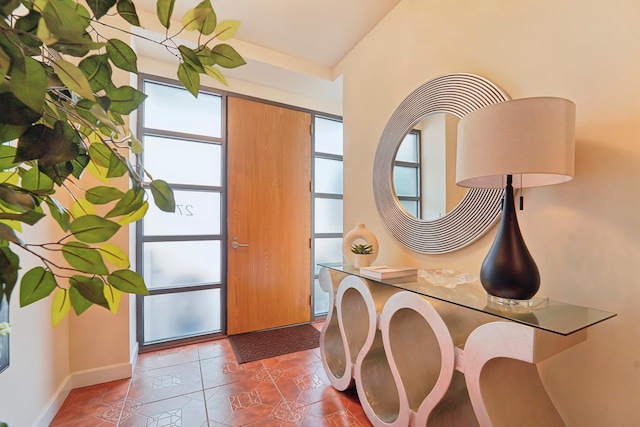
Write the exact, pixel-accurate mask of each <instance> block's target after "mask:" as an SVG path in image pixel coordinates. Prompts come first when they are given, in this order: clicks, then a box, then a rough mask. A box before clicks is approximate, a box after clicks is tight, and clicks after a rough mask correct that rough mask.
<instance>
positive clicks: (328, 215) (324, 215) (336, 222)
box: [314, 198, 342, 233]
mask: <svg viewBox="0 0 640 427" xmlns="http://www.w3.org/2000/svg"><path fill="white" fill-rule="evenodd" d="M315 202H316V203H315V205H316V206H315V212H314V219H315V229H314V231H315V232H316V233H342V200H336V199H321V198H316V199H315Z"/></svg>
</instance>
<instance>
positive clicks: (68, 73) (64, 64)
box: [53, 59, 96, 101]
mask: <svg viewBox="0 0 640 427" xmlns="http://www.w3.org/2000/svg"><path fill="white" fill-rule="evenodd" d="M53 69H54V70H55V72H56V74H57V75H58V77H59V78H60V80H61V81H62V83H64V85H65V86H67V87H68V88H69V90H71V91H73V92H76V93H77V94H79V95H81V96H83V97H84V98H87V99H90V100H91V101H95V99H96V98H95V96H94V95H93V91H92V90H91V85H90V84H89V81H88V80H87V78H86V77H85V75H84V74H83V73H82V70H80V69H79V68H78V67H76V66H75V65H73V64H72V63H71V62H69V61H65V60H64V59H57V60H56V61H54V62H53Z"/></svg>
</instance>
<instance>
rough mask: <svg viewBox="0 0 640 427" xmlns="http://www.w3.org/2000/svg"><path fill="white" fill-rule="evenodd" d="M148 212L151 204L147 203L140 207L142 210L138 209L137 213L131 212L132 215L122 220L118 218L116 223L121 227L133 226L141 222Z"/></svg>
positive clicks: (125, 216)
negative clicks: (133, 223) (136, 222)
mask: <svg viewBox="0 0 640 427" xmlns="http://www.w3.org/2000/svg"><path fill="white" fill-rule="evenodd" d="M148 210H149V203H148V202H146V201H145V202H144V203H143V204H142V206H141V207H140V209H138V210H137V211H134V212H131V213H130V214H127V215H123V216H121V217H120V218H118V220H117V221H116V222H117V223H118V224H120V225H127V224H131V223H132V222H134V221H138V220H141V219H142V218H143V217H144V216H145V215H146V213H147V211H148Z"/></svg>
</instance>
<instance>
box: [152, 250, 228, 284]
mask: <svg viewBox="0 0 640 427" xmlns="http://www.w3.org/2000/svg"><path fill="white" fill-rule="evenodd" d="M220 265H221V261H220V241H219V240H206V241H200V240H197V241H192V242H145V243H144V281H145V283H146V284H147V287H148V288H149V289H158V288H166V287H172V286H186V285H199V284H205V283H219V282H220Z"/></svg>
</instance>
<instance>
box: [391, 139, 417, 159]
mask: <svg viewBox="0 0 640 427" xmlns="http://www.w3.org/2000/svg"><path fill="white" fill-rule="evenodd" d="M396 160H397V161H403V162H412V163H418V136H417V135H416V134H414V133H410V134H408V135H407V136H405V137H404V140H403V141H402V144H400V147H398V152H397V153H396Z"/></svg>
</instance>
